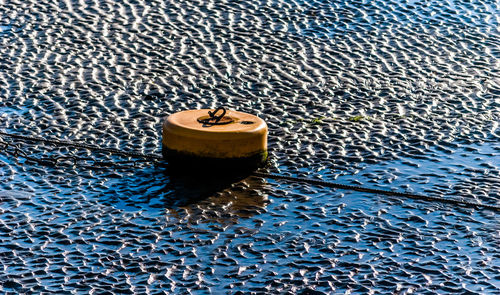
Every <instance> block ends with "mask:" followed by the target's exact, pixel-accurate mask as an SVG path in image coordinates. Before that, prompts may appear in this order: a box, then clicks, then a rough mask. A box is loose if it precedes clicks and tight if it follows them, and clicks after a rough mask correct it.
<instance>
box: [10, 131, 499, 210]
mask: <svg viewBox="0 0 500 295" xmlns="http://www.w3.org/2000/svg"><path fill="white" fill-rule="evenodd" d="M0 135H3V136H6V137H10V138H15V139H20V140H24V141H33V142H44V143H48V144H52V145H58V146H71V147H76V148H82V149H88V150H91V151H98V152H107V153H111V154H115V155H121V156H126V157H135V158H143V159H147V160H150V161H159V160H163V157H162V156H161V155H155V154H144V153H139V152H127V151H122V150H118V149H114V148H102V147H98V146H94V145H89V144H84V143H76V142H71V141H64V140H57V139H46V138H42V137H34V136H25V135H18V134H11V133H6V132H2V131H0ZM0 143H1V142H0ZM17 153H18V151H16V154H15V155H17ZM25 157H26V156H25ZM27 158H29V157H27ZM38 162H41V163H43V161H38ZM251 175H253V176H257V177H263V178H270V179H274V180H285V181H289V182H298V183H308V184H312V185H318V186H323V187H330V188H336V189H345V190H352V191H358V192H366V193H372V194H381V195H387V196H397V197H405V198H411V199H417V200H424V201H432V202H440V203H448V204H454V205H463V206H470V207H476V208H484V209H490V210H493V211H500V206H496V205H490V204H482V203H475V202H469V201H465V200H459V199H455V198H442V197H435V196H428V195H419V194H412V193H404V192H397V191H389V190H382V189H374V188H367V187H362V186H354V185H347V184H341V183H335V182H331V181H324V180H319V179H312V178H305V177H294V176H286V175H282V174H275V173H267V172H258V171H256V172H253V173H252V174H251Z"/></svg>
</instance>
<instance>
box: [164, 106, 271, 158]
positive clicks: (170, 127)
mask: <svg viewBox="0 0 500 295" xmlns="http://www.w3.org/2000/svg"><path fill="white" fill-rule="evenodd" d="M210 111H214V110H210V109H201V110H187V111H182V112H178V113H175V114H172V115H170V116H169V117H168V118H167V119H166V120H165V122H164V124H163V139H162V144H163V148H164V150H165V149H166V150H167V154H168V151H171V154H172V152H173V153H175V154H176V155H179V154H185V155H191V156H196V157H201V158H219V159H229V158H249V157H254V156H255V155H267V124H266V123H265V122H264V120H262V119H260V118H259V117H257V116H254V115H251V114H247V113H243V112H238V111H233V110H228V111H227V112H226V113H225V115H224V117H223V118H222V119H221V121H222V122H227V123H225V124H222V125H213V124H204V123H201V122H200V121H203V119H206V118H207V117H208V115H207V114H208V113H209V112H210ZM164 154H165V153H164ZM265 157H266V156H263V157H260V159H262V158H265Z"/></svg>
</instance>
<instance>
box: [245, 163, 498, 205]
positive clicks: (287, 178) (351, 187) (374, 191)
mask: <svg viewBox="0 0 500 295" xmlns="http://www.w3.org/2000/svg"><path fill="white" fill-rule="evenodd" d="M252 175H254V176H258V177H264V178H270V179H275V180H285V181H290V182H301V183H309V184H313V185H318V186H323V187H331V188H337V189H345V190H352V191H358V192H365V193H372V194H381V195H387V196H397V197H406V198H411V199H417V200H425V201H433V202H441V203H448V204H454V205H465V206H473V207H477V208H485V209H491V210H494V211H500V206H495V205H489V204H481V203H474V202H469V201H464V200H458V199H454V198H442V197H433V196H426V195H418V194H412V193H403V192H397V191H389V190H381V189H375V188H367V187H362V186H355V185H347V184H341V183H335V182H331V181H324V180H319V179H312V178H304V177H294V176H286V175H281V174H275V173H265V172H253V173H252Z"/></svg>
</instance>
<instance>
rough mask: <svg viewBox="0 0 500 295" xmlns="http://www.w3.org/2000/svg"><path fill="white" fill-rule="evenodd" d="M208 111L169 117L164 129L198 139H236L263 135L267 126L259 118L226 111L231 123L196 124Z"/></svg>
mask: <svg viewBox="0 0 500 295" xmlns="http://www.w3.org/2000/svg"><path fill="white" fill-rule="evenodd" d="M209 111H213V110H210V109H201V110H187V111H182V112H178V113H175V114H172V115H170V116H169V117H168V118H167V120H166V122H165V124H164V128H167V130H168V131H169V132H173V133H177V132H179V133H182V134H183V135H189V136H193V137H196V138H200V139H236V138H247V137H254V136H255V135H261V134H265V133H266V132H267V124H266V122H264V120H262V119H261V118H259V117H257V116H254V115H251V114H247V113H242V112H238V111H232V110H228V111H227V113H226V115H225V117H230V118H231V119H232V120H233V121H232V122H231V123H228V124H224V125H208V124H202V123H200V122H198V119H199V118H204V117H207V113H208V112H209Z"/></svg>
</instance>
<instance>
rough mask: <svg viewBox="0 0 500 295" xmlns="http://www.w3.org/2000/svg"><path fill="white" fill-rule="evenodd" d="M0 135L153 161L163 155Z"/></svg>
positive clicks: (3, 133)
mask: <svg viewBox="0 0 500 295" xmlns="http://www.w3.org/2000/svg"><path fill="white" fill-rule="evenodd" d="M0 135H3V136H7V137H10V138H16V139H21V140H25V141H33V142H44V143H49V144H53V145H58V146H71V147H76V148H82V149H87V150H91V151H98V152H107V153H110V154H115V155H121V156H125V157H134V158H144V159H148V160H153V161H156V160H162V159H163V157H162V156H160V155H154V154H143V153H139V152H127V151H122V150H119V149H114V148H103V147H98V146H94V145H90V144H85V143H77V142H71V141H65V140H57V139H46V138H42V137H35V136H25V135H19V134H11V133H6V132H2V131H0Z"/></svg>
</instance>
